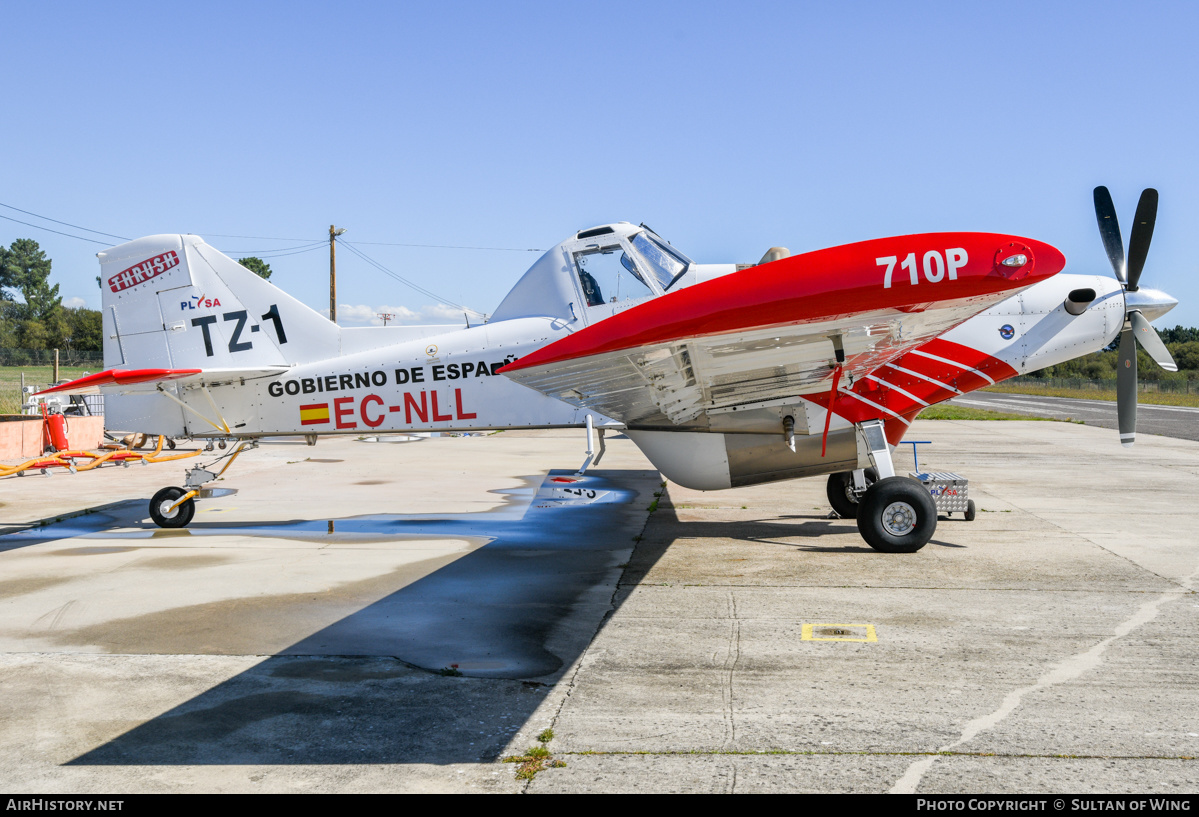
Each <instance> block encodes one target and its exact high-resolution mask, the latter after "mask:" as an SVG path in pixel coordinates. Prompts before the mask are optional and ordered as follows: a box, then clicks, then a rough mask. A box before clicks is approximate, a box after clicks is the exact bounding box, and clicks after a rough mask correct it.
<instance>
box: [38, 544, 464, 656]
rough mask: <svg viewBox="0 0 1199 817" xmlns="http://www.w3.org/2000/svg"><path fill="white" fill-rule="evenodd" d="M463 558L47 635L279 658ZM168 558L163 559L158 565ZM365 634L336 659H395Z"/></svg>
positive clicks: (382, 639) (379, 634)
mask: <svg viewBox="0 0 1199 817" xmlns="http://www.w3.org/2000/svg"><path fill="white" fill-rule="evenodd" d="M460 557H461V554H460V553H455V554H450V555H448V556H442V557H439V558H436V559H426V560H422V561H416V562H410V563H408V564H405V565H403V566H402V567H400V568H398V569H396V570H394V571H391V572H388V573H385V574H383V575H380V576H372V577H370V578H369V579H364V580H361V581H357V582H348V583H344V584H340V585H331V586H327V587H326V588H322V589H321V590H319V591H313V592H302V593H284V594H265V593H264V594H263V595H260V596H249V597H242V598H234V599H222V600H220V601H212V602H207V603H203V604H190V605H185V606H181V607H174V608H171V609H168V610H157V611H154V612H151V613H146V614H144V615H140V616H131V617H127V618H118V619H111V620H108V621H103V622H100V623H96V624H90V625H87V626H84V627H75V628H72V629H64V630H56V631H55V632H54V633H53V635H52V637H53V640H54V643H55V644H57V645H59V646H62V647H72V648H76V649H81V648H96V647H99V648H100V649H101V650H102V651H103V652H107V653H124V654H129V655H137V654H156V655H179V654H184V655H186V654H202V655H261V654H264V653H277V652H282V651H284V650H288V649H289V648H291V647H292V646H293V645H294V644H295V643H296V642H297V641H302V640H304V639H305V638H306V637H307V636H308V635H309V634H310V633H312V632H313V631H314V630H316V631H320V630H322V629H323V628H327V627H329V626H331V625H332V624H333V623H334V622H337V621H338V620H340V619H344V618H346V617H350V618H353V617H354V616H355V615H356V612H357V611H360V610H362V609H363V608H364V607H369V606H370V605H371V604H372V603H374V602H376V601H377V600H378V599H380V598H381V597H386V596H387V595H388V594H390V593H394V592H396V591H397V590H398V589H400V588H402V587H404V586H405V585H408V584H410V583H412V582H414V581H417V580H419V579H420V578H421V577H422V576H425V575H427V574H429V573H431V572H433V571H436V570H438V569H440V568H444V567H445V566H446V565H447V564H449V563H451V562H453V561H454V560H455V559H457V558H460ZM196 558H200V557H199V556H197V557H196ZM170 560H171V559H170V557H168V558H166V559H164V560H161V561H163V562H164V563H165V562H169V561H170ZM139 566H141V565H139ZM163 566H166V565H165V564H164V565H163ZM203 566H208V565H203ZM364 635H365V638H359V639H358V644H357V646H356V648H353V649H350V648H346V649H338V650H335V652H336V654H339V655H394V654H395V649H396V647H397V646H398V644H396V643H395V642H394V641H393V640H392V639H391V638H390V637H389V635H390V634H389V632H388V630H386V629H383V630H371V631H370V632H368V633H365V634H364Z"/></svg>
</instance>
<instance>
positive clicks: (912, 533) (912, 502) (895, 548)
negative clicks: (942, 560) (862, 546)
mask: <svg viewBox="0 0 1199 817" xmlns="http://www.w3.org/2000/svg"><path fill="white" fill-rule="evenodd" d="M936 529H937V504H936V503H935V502H934V501H933V498H932V496H931V495H930V494H929V493H928V490H927V489H926V488H925V487H924V486H923V485H921V484H920V483H919V482H917V481H916V480H914V479H910V478H908V477H887V478H886V479H883V480H879V481H878V482H876V483H874V484H873V485H871V486H870V487H869V488H867V489H866V493H865V495H864V496H863V497H862V501H861V504H860V505H859V506H858V532H859V533H861V534H862V538H863V539H865V540H866V544H868V545H870V547H872V548H874V549H875V550H878V551H882V552H883V553H915V552H916V551H918V550H920V548H922V547H924V546H925V545H926V544H928V540H929V539H932V538H933V532H934V531H935V530H936Z"/></svg>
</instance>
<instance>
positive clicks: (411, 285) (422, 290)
mask: <svg viewBox="0 0 1199 817" xmlns="http://www.w3.org/2000/svg"><path fill="white" fill-rule="evenodd" d="M340 243H341V246H343V247H345V248H346V249H347V250H349V251H350V252H352V253H354V254H355V255H357V256H358V257H359V258H361V259H362V260H363V261H365V262H366V263H368V264H370V265H371V266H372V267H374V268H375V269H377V270H379V271H380V272H382V273H383V274H385V275H388V276H390V277H392V278H394V279H395V280H397V281H399V282H400V283H401V284H404V285H405V286H407V287H409V288H411V289H414V290H416V291H417V292H419V293H421V294H422V295H425V296H427V297H429V298H432V299H433V300H435V301H438V302H440V303H443V304H445V305H446V306H452V307H454V308H455V309H461V310H463V311H465V312H470V313H472V314H474V315H478V316H479V317H486V314H485V313H483V312H479V311H478V310H475V309H471V308H470V307H466V306H463V305H462V304H456V303H454V302H453V301H451V300H448V299H446V298H443V297H441V296H440V295H438V294H437V293H436V292H432V291H430V290H428V289H425V288H424V287H422V286H421V285H420V284H415V283H413V282H412V281H409V280H408V279H407V278H405V277H404V276H402V275H400V274H398V273H395V272H392V271H391V270H389V269H388V268H387V267H385V266H383V265H382V264H380V263H379V262H378V261H376V260H375V259H373V258H371V257H370V256H368V255H367V254H366V253H364V252H362V250H360V249H358V248H357V247H355V246H354V245H353V244H351V243H350V242H348V241H346V240H345V239H344V238H343V239H342V240H341V242H340Z"/></svg>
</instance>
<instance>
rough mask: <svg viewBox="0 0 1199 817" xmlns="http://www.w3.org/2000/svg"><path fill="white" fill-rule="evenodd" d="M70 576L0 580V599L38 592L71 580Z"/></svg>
mask: <svg viewBox="0 0 1199 817" xmlns="http://www.w3.org/2000/svg"><path fill="white" fill-rule="evenodd" d="M71 578H72V577H70V576H31V577H29V578H27V579H7V580H5V581H0V599H11V598H16V597H17V596H23V595H25V594H26V593H36V592H37V591H39V590H45V589H46V588H48V587H57V586H58V585H60V584H66V583H67V582H69V581H71Z"/></svg>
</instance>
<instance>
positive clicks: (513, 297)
mask: <svg viewBox="0 0 1199 817" xmlns="http://www.w3.org/2000/svg"><path fill="white" fill-rule="evenodd" d="M691 265H692V262H691V259H689V258H688V257H687V256H685V255H683V254H682V253H680V252H679V251H678V250H676V249H675V248H674V247H672V246H671V245H670V244H669V243H668V242H666V241H665V240H664V239H662V238H661V236H659V235H658V234H657V233H655V232H654V231H653V230H652V229H650V228H649V227H647V226H646V225H644V224H642V225H640V226H634V225H632V224H629V223H628V222H620V223H617V224H605V225H602V226H600V227H593V228H591V229H589V230H581V231H579V232H578V233H577V234H576V235H574V236H572V237H571V238H568V239H567V240H565V241H563V242H562V243H560V244H558V245H557V246H556V247H554V248H553V249H551V250H550V251H549V252H547V253H546V254H545V255H543V256H542V257H541V258H540V259H538V261H537V262H536V263H535V264H533V266H532V267H530V268H529V271H528V272H526V273H525V274H524V277H522V278H521V279H520V281H519V282H517V284H516V286H515V287H513V288H512V291H511V292H509V293H508V296H507V297H506V298H504V300H503V302H502V303H501V304H500V305H499V307H497V308H496V311H495V313H494V314H493V316H492V320H507V319H509V318H517V317H532V316H545V317H554V318H563V319H566V320H574V319H577V318H580V317H581V318H583V319H584V321H585V322H586V323H590V322H591V321H592V320H598V319H601V318H603V317H607V316H609V315H611V314H613V312H616V311H621V310H623V309H624V308H626V307H628V306H632V305H633V304H634V303H640V302H642V301H644V300H646V299H648V298H653V297H657V296H659V295H661V294H663V293H665V292H667V291H668V290H669V289H670V288H671V287H672V286H676V285H677V284H678V282H679V281H680V280H681V279H682V278H683V275H684V274H685V273H686V272H687V270H688V269H689V268H690V267H691Z"/></svg>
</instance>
